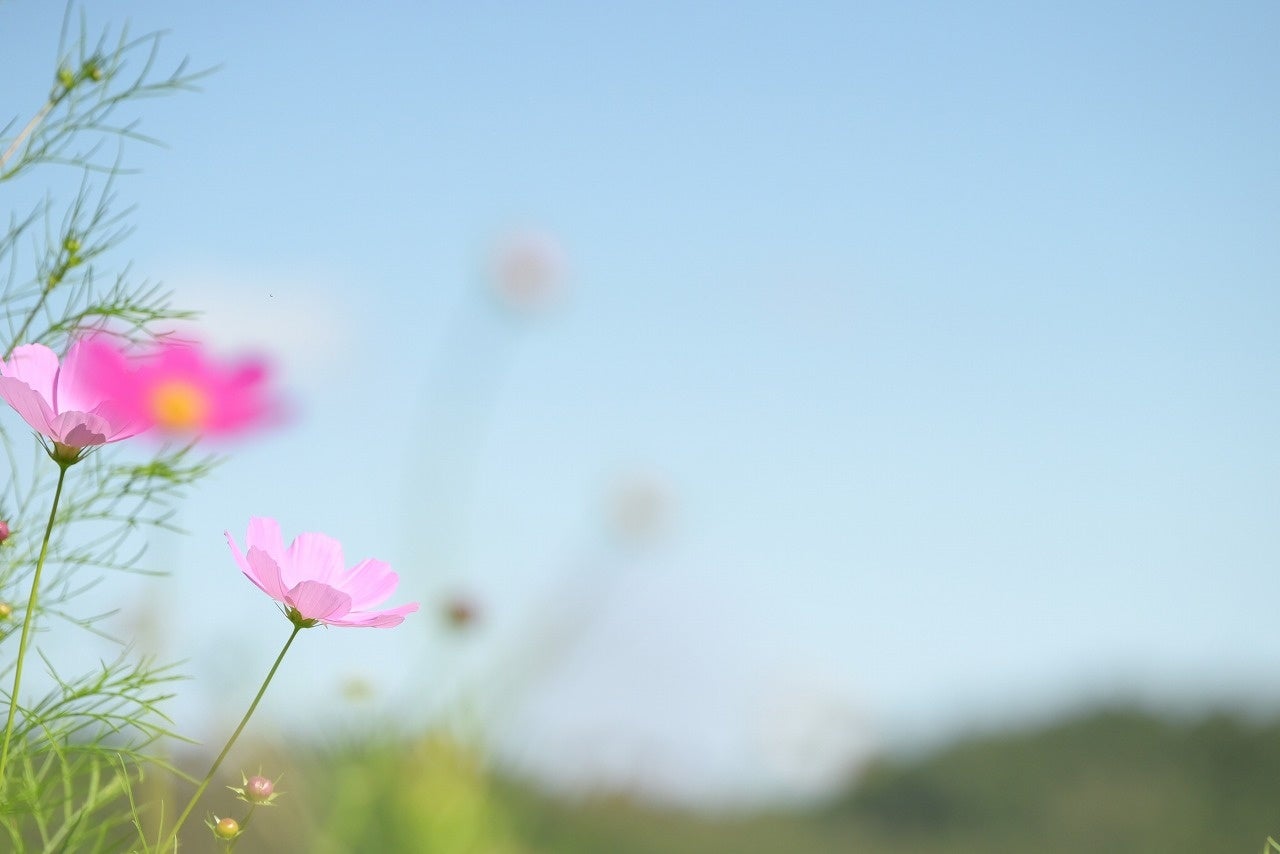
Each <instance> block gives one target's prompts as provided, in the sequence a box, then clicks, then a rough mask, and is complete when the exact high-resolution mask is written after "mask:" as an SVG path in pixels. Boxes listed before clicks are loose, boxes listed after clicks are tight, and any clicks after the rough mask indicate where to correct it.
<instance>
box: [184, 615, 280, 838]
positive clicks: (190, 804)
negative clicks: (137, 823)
mask: <svg viewBox="0 0 1280 854" xmlns="http://www.w3.org/2000/svg"><path fill="white" fill-rule="evenodd" d="M300 631H302V626H300V625H298V624H297V623H294V626H293V633H292V634H290V635H289V639H288V640H287V641H285V642H284V649H282V650H280V654H279V655H278V656H276V663H275V664H273V665H271V670H270V671H268V672H267V678H266V679H264V680H262V687H261V688H259V689H258V696H256V697H254V698H253V702H252V703H250V704H249V711H247V712H245V713H244V717H243V718H241V719H240V725H239V726H238V727H236V731H235V732H233V733H231V738H229V739H227V743H226V744H225V745H224V746H223V748H222V752H221V753H219V754H218V758H217V759H215V760H213V765H212V766H210V768H209V773H208V774H205V775H204V779H203V780H201V781H200V785H199V786H197V787H196V793H195V794H194V795H192V796H191V800H189V801H187V806H186V808H185V809H183V811H182V815H180V816H178V821H177V823H176V824H175V825H174V826H173V830H171V831H169V835H168V836H167V837H165V840H164V844H163V845H161V846H160V851H162V852H163V851H168V850H170V846H171V845H176V844H177V842H178V831H180V830H182V825H183V824H184V823H185V822H186V820H187V816H189V815H191V811H192V810H193V809H195V807H196V801H198V800H200V796H201V795H203V794H204V790H205V789H207V788H209V781H210V780H212V779H213V775H214V774H216V773H218V766H220V765H221V764H222V760H224V759H226V758H227V754H228V753H230V752H231V747H232V745H234V744H235V743H236V739H237V738H239V737H240V733H241V732H243V731H244V727H245V724H247V723H249V718H251V717H252V716H253V712H254V710H255V709H257V708H258V703H260V702H261V701H262V695H263V694H266V693H267V686H268V685H270V684H271V678H272V677H273V676H275V675H276V670H278V669H279V667H280V662H282V661H284V654H285V653H286V652H288V651H289V647H290V646H291V645H292V644H293V639H294V638H296V637H297V636H298V632H300Z"/></svg>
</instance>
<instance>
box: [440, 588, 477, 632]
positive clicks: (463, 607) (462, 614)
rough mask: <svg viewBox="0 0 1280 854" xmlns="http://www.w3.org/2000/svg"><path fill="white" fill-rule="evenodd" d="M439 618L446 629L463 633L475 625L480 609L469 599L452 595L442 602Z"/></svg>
mask: <svg viewBox="0 0 1280 854" xmlns="http://www.w3.org/2000/svg"><path fill="white" fill-rule="evenodd" d="M441 616H442V617H443V618H444V622H445V625H446V626H447V627H448V628H450V629H452V630H454V631H456V632H463V631H466V630H467V629H470V628H471V627H472V626H473V625H474V624H475V622H476V620H477V619H478V618H479V616H480V609H479V607H478V606H477V605H476V602H475V600H474V599H472V598H471V597H469V596H464V595H454V596H450V597H449V598H448V599H446V600H445V601H444V605H443V607H442V608H441Z"/></svg>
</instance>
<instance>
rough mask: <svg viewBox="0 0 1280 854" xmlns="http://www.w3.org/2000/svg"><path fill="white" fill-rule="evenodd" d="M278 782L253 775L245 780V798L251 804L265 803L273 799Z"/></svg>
mask: <svg viewBox="0 0 1280 854" xmlns="http://www.w3.org/2000/svg"><path fill="white" fill-rule="evenodd" d="M275 788H276V784H275V783H273V782H271V781H270V780H268V779H267V778H266V777H259V776H256V775H255V776H253V777H250V778H249V779H248V780H245V782H244V798H245V800H246V801H248V802H249V803H251V804H265V803H267V802H268V801H270V800H271V793H272V792H274V791H275Z"/></svg>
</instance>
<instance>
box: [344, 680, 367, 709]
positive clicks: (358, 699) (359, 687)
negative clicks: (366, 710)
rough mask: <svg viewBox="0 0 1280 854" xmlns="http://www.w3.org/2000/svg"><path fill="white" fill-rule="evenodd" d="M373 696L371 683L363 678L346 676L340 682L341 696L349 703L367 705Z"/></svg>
mask: <svg viewBox="0 0 1280 854" xmlns="http://www.w3.org/2000/svg"><path fill="white" fill-rule="evenodd" d="M373 695H374V689H373V683H371V682H370V681H369V680H368V679H365V678H364V677H363V676H348V677H347V678H346V679H345V680H343V682H342V696H343V698H344V699H346V700H347V701H349V702H352V703H367V702H369V701H370V700H372V699H373Z"/></svg>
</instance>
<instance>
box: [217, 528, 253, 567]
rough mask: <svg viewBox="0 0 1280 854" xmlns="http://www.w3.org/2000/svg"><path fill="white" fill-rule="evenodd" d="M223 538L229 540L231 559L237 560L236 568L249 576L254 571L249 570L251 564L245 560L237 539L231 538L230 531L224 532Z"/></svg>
mask: <svg viewBox="0 0 1280 854" xmlns="http://www.w3.org/2000/svg"><path fill="white" fill-rule="evenodd" d="M222 536H224V537H226V538H227V545H228V546H230V547H231V557H233V558H235V562H236V566H238V567H240V571H241V572H243V573H244V574H245V575H248V574H249V573H250V572H251V571H252V570H251V569H250V568H249V563H248V562H247V561H246V560H245V559H244V554H243V553H241V551H240V546H238V545H236V538H235V537H233V536H231V532H230V531H223V532H222Z"/></svg>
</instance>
